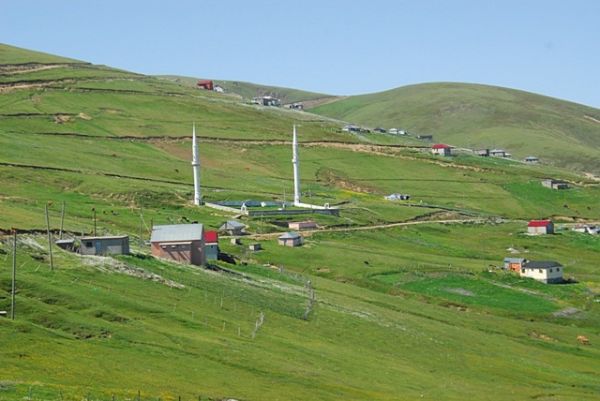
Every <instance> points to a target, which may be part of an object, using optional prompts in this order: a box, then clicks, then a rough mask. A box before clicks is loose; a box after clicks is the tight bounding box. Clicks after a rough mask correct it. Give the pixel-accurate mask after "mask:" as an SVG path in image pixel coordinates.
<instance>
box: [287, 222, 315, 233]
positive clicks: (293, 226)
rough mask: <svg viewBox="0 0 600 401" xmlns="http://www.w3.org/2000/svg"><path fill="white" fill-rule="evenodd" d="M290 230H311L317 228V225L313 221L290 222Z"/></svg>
mask: <svg viewBox="0 0 600 401" xmlns="http://www.w3.org/2000/svg"><path fill="white" fill-rule="evenodd" d="M288 228H289V229H290V230H298V231H299V230H311V229H315V228H317V223H315V222H314V221H312V220H306V221H290V222H289V223H288Z"/></svg>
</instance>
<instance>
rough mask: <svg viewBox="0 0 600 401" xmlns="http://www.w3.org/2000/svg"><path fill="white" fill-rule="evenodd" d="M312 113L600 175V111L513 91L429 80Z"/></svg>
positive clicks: (343, 102)
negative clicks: (397, 129) (427, 136)
mask: <svg viewBox="0 0 600 401" xmlns="http://www.w3.org/2000/svg"><path fill="white" fill-rule="evenodd" d="M311 111H312V112H314V113H317V114H322V115H325V116H329V117H334V118H337V119H341V120H344V121H349V122H353V123H357V124H365V125H367V126H371V127H376V126H383V127H386V128H390V127H397V128H402V129H405V130H408V131H409V132H413V133H425V134H433V135H434V140H435V141H436V142H447V143H449V144H452V145H455V146H463V147H470V148H475V149H477V148H505V149H506V150H507V151H508V152H510V153H512V154H513V155H514V156H515V157H518V158H524V157H526V156H528V155H535V156H538V157H540V159H541V160H542V161H543V162H544V163H547V164H550V165H556V166H562V167H567V168H571V169H576V170H579V171H587V172H593V173H596V174H598V173H600V110H598V109H595V108H592V107H587V106H583V105H580V104H576V103H571V102H566V101H563V100H559V99H554V98H550V97H545V96H541V95H536V94H533V93H528V92H523V91H519V90H514V89H508V88H501V87H495V86H487V85H475V84H462V83H429V84H419V85H411V86H405V87H401V88H397V89H392V90H389V91H385V92H379V93H373V94H368V95H360V96H350V97H348V98H344V99H340V100H337V101H334V102H330V103H327V104H325V105H321V106H318V107H316V108H313V109H311Z"/></svg>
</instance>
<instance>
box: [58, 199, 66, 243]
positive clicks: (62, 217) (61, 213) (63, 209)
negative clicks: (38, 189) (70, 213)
mask: <svg viewBox="0 0 600 401" xmlns="http://www.w3.org/2000/svg"><path fill="white" fill-rule="evenodd" d="M64 226H65V201H63V203H62V209H61V212H60V233H59V239H63V228H64Z"/></svg>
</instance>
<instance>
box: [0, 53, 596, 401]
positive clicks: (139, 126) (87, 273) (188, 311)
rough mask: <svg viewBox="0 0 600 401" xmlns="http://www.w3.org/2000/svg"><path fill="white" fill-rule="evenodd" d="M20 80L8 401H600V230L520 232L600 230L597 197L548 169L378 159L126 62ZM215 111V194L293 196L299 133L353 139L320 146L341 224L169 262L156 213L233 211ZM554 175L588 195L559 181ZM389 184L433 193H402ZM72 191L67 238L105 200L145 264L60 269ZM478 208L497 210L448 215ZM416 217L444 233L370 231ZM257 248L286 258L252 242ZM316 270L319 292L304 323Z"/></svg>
mask: <svg viewBox="0 0 600 401" xmlns="http://www.w3.org/2000/svg"><path fill="white" fill-rule="evenodd" d="M19 57H21V59H19V60H20V61H19V62H20V63H21V64H18V63H17V64H16V65H21V66H22V65H23V62H24V60H26V57H25V55H23V54H22V55H21V56H19ZM36 57H38V56H37V55H36V54H35V53H31V58H32V59H35V58H36ZM4 61H8V62H10V61H11V60H4ZM19 68H20V67H19ZM26 68H30V67H26ZM14 71H15V70H14V69H13V70H3V71H2V73H1V74H0V88H2V90H3V93H2V95H1V96H0V163H1V164H0V230H7V229H9V228H10V227H16V228H18V229H20V230H21V234H20V235H19V245H18V259H17V271H18V273H17V277H18V281H17V283H18V284H17V320H16V321H14V322H12V321H10V320H8V319H4V318H0V361H1V362H2V363H0V378H1V380H0V399H2V400H10V401H13V400H15V401H16V400H23V399H28V400H61V401H63V400H81V399H87V400H109V399H112V398H113V395H114V398H115V399H118V400H123V399H134V398H136V397H137V391H138V390H140V391H141V394H140V398H141V399H142V400H150V399H152V400H156V399H159V398H160V399H162V400H176V399H178V396H181V397H182V400H192V399H193V400H196V399H198V396H199V395H201V396H202V399H207V397H210V398H212V399H224V398H228V397H233V398H235V399H239V400H245V401H250V400H266V401H269V400H280V399H282V398H283V397H285V398H286V399H291V400H306V399H310V400H332V399H345V400H365V399H369V400H398V399H401V400H404V399H405V400H413V399H421V398H423V399H434V400H463V399H465V398H469V399H478V400H479V399H481V400H512V399H515V394H516V395H517V398H519V399H521V398H525V399H527V398H532V399H560V400H594V399H598V393H599V392H600V381H599V380H598V376H597V374H596V372H597V371H599V370H600V362H599V361H600V353H599V351H598V346H597V344H598V343H600V333H599V332H598V327H600V303H599V302H598V299H599V297H600V296H599V295H598V294H599V293H600V276H599V275H598V271H597V261H598V260H600V238H598V237H592V236H584V235H580V234H575V233H572V232H569V231H567V230H564V229H562V227H561V226H560V225H559V232H558V234H556V235H553V236H547V237H531V236H527V235H525V234H524V230H525V224H524V222H523V221H518V220H519V219H527V218H531V217H549V216H553V217H556V218H561V219H563V220H600V215H599V214H598V213H599V211H598V208H597V207H596V205H597V199H598V198H599V197H600V195H599V191H600V188H598V186H597V185H594V184H593V183H591V182H588V181H586V180H584V179H583V178H582V177H580V176H577V175H576V174H573V173H571V172H568V171H565V170H562V169H559V168H549V167H548V166H526V165H523V164H520V163H516V162H510V161H506V160H497V159H481V158H475V157H472V156H467V155H460V156H457V157H455V158H452V159H444V160H440V159H438V158H435V157H432V156H431V155H430V154H429V153H428V152H427V151H419V150H418V149H404V148H390V147H377V146H373V145H372V144H370V143H368V142H367V141H366V140H365V138H360V137H356V136H351V135H347V134H342V133H339V132H336V130H335V127H334V126H332V125H330V124H329V123H327V122H323V121H322V120H320V119H318V118H317V117H315V116H314V115H311V114H310V113H295V112H294V113H292V112H290V113H286V112H284V111H280V110H271V109H265V108H259V107H250V106H247V105H243V104H240V103H239V102H238V101H237V100H235V99H232V98H230V97H223V96H221V95H219V94H215V93H207V92H202V91H197V90H195V89H191V88H185V87H184V86H181V85H177V84H174V83H171V82H166V81H164V80H159V79H156V78H151V77H146V76H142V75H139V74H133V73H128V72H125V71H119V70H114V69H111V68H107V67H99V66H93V65H81V66H74V65H70V64H69V65H64V64H61V65H59V66H55V67H53V68H51V69H46V70H28V71H25V70H23V71H20V72H18V73H14ZM16 75H19V76H20V78H19V79H16V78H15V76H16ZM21 77H22V78H21ZM3 85H4V86H3ZM14 85H25V86H19V87H17V86H14ZM193 120H195V121H196V123H197V130H198V131H199V132H200V133H201V134H202V135H203V136H204V138H203V139H202V140H201V145H200V153H201V163H202V166H203V170H202V183H203V194H204V196H205V198H206V199H207V200H244V199H257V200H271V199H279V200H282V199H284V198H287V199H288V200H289V198H290V195H289V194H290V193H291V191H292V181H291V166H290V164H291V163H290V158H291V154H290V153H291V151H290V147H289V145H287V144H282V143H281V142H280V141H281V140H282V139H289V127H290V126H291V124H293V123H299V124H301V129H300V133H301V140H302V141H303V142H306V141H308V140H324V139H328V140H331V139H335V140H338V141H340V143H335V144H327V145H324V144H322V143H321V144H310V143H305V144H304V145H303V146H302V147H301V149H300V155H301V156H300V160H301V164H300V173H301V177H302V189H303V191H304V192H305V193H304V195H303V196H304V199H305V200H307V201H310V202H314V203H316V204H323V203H326V202H329V203H340V204H342V206H343V207H344V209H343V210H342V211H341V215H340V216H339V217H333V216H310V218H314V219H315V220H316V221H317V222H318V223H319V224H320V225H321V226H323V227H325V228H327V229H331V230H338V231H327V230H321V231H318V232H316V233H314V234H312V235H307V237H306V243H305V245H304V246H303V247H300V248H294V249H291V248H284V247H280V246H277V245H276V241H275V239H274V238H275V237H274V236H270V237H269V233H276V232H279V231H281V230H285V227H286V223H287V221H288V220H289V219H290V218H289V217H285V216H284V217H273V218H269V217H266V218H245V217H243V218H241V219H242V221H243V222H244V223H245V224H247V225H248V231H249V232H251V233H256V234H260V235H258V236H257V237H256V238H252V239H250V238H244V239H243V240H242V242H243V246H236V245H232V244H230V243H229V242H228V241H227V240H226V239H222V240H221V243H220V247H221V250H222V251H223V252H226V253H227V254H229V255H230V259H229V260H230V261H232V262H234V263H225V262H219V265H220V267H222V268H224V269H227V270H228V271H230V272H229V273H216V272H214V271H208V270H204V269H197V268H193V267H190V266H182V265H175V264H170V263H165V262H161V261H158V260H155V259H153V258H151V257H149V256H148V252H149V250H148V247H147V246H146V245H143V241H141V240H147V239H148V236H149V232H150V230H151V226H152V224H153V223H154V224H167V223H171V224H177V223H187V222H190V221H199V222H202V223H204V224H205V226H206V228H207V229H216V228H218V227H219V226H220V225H221V224H222V223H223V222H224V221H225V220H227V219H230V218H231V217H232V216H231V215H228V214H226V213H222V212H218V211H216V210H213V209H208V208H205V207H194V206H193V205H192V204H191V202H190V199H191V197H192V186H191V182H192V177H191V171H190V164H189V163H190V159H191V154H190V153H191V152H190V141H189V138H188V137H189V121H193ZM207 137H212V139H209V138H207ZM245 139H246V140H248V139H252V140H255V141H254V142H247V141H244V140H245ZM256 140H263V141H256ZM390 141H391V139H390ZM548 174H551V175H552V176H556V177H559V178H563V179H567V180H569V181H571V182H574V183H577V185H575V186H574V188H572V189H571V190H568V191H560V192H559V191H552V190H548V189H545V188H542V187H541V185H540V184H539V180H540V178H541V177H544V176H546V175H548ZM390 192H402V193H410V194H411V195H412V199H411V201H410V202H398V203H394V202H387V201H384V200H383V195H385V194H388V193H390ZM63 202H65V205H66V217H65V222H64V227H65V229H66V231H67V232H66V235H67V236H69V237H70V236H75V235H79V234H80V233H89V232H91V230H92V219H91V216H92V208H94V209H95V211H96V213H97V220H98V222H97V225H98V233H99V234H129V235H130V240H131V245H132V248H133V250H134V254H133V255H132V256H124V257H117V258H97V257H87V258H84V257H80V256H78V255H76V254H71V253H67V252H63V251H60V250H59V249H56V247H55V248H54V260H55V263H56V266H57V269H56V270H54V271H50V270H49V269H48V262H49V255H48V249H47V245H46V244H47V242H46V237H45V236H42V235H40V234H38V233H39V232H42V231H43V230H44V229H45V219H44V212H43V211H44V206H45V205H46V204H48V205H49V211H50V226H51V228H52V229H53V231H54V232H57V231H58V228H59V225H60V210H61V207H62V204H63ZM465 216H470V217H480V218H481V221H480V222H479V223H477V224H474V223H470V224H444V225H441V224H435V223H429V222H427V220H428V219H456V218H461V217H465ZM498 216H502V217H505V218H507V219H510V220H516V221H512V222H509V223H502V224H497V223H496V221H497V220H496V217H498ZM415 219H416V220H419V221H420V220H423V221H424V222H423V221H421V223H423V224H421V225H413V226H394V227H388V228H373V227H370V226H371V225H382V224H384V225H385V224H389V223H406V222H411V223H414V221H413V220H415ZM419 221H417V222H419ZM357 229H360V230H357ZM344 230H346V231H344ZM347 230H357V231H347ZM257 238H258V239H257ZM255 241H259V242H260V243H261V244H262V246H263V248H264V250H262V251H260V252H250V251H249V250H248V248H247V245H248V244H249V243H251V242H255ZM507 248H513V249H515V250H516V251H513V252H519V255H521V256H526V257H529V258H531V259H555V260H558V261H560V262H561V263H563V264H564V266H565V269H566V271H567V275H568V276H573V277H575V278H576V279H577V280H578V283H574V284H569V285H562V286H546V285H542V284H540V283H537V282H534V281H532V280H522V279H520V278H519V277H516V276H513V275H511V274H506V273H504V272H501V271H499V270H498V269H496V268H494V266H497V265H499V264H500V263H501V260H502V258H503V257H504V256H506V255H507V253H508V251H507ZM11 261H12V255H11V244H10V237H9V236H0V310H9V308H10V288H11V281H10V271H11V269H10V267H11ZM308 280H310V281H311V286H312V287H313V288H314V289H315V291H316V302H315V303H314V305H313V308H312V310H311V311H310V313H308V315H307V319H305V318H304V317H305V314H306V311H307V305H309V298H308V297H309V291H308V290H307V281H308ZM261 312H263V313H264V324H263V325H262V326H261V327H260V328H259V329H258V330H256V329H255V328H256V321H257V320H258V319H259V316H260V314H261ZM253 332H255V333H254V335H253ZM579 335H583V336H586V337H588V338H589V340H590V342H591V345H589V346H583V345H580V344H579V343H578V342H577V340H576V339H577V336H579Z"/></svg>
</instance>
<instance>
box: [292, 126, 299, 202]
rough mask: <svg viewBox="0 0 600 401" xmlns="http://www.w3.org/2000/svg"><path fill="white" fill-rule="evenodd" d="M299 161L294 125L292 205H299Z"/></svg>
mask: <svg viewBox="0 0 600 401" xmlns="http://www.w3.org/2000/svg"><path fill="white" fill-rule="evenodd" d="M299 164H300V160H298V135H297V134H296V125H295V124H294V136H293V138H292V165H293V166H294V205H296V206H297V205H299V204H300V166H299Z"/></svg>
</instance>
